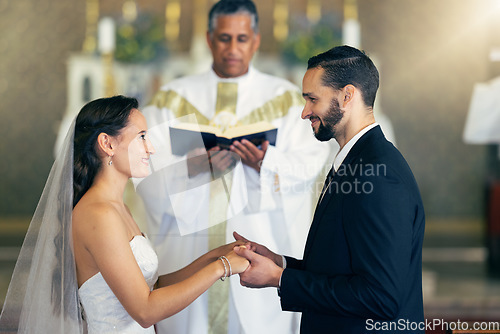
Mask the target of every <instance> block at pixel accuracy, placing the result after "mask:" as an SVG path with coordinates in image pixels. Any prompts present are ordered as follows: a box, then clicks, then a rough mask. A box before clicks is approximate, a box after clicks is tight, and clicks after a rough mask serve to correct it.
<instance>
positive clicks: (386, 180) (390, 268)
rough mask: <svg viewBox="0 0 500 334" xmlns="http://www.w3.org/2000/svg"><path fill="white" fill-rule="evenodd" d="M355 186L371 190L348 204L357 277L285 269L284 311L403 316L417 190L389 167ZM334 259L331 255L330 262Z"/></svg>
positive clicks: (345, 218) (345, 215)
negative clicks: (400, 310)
mask: <svg viewBox="0 0 500 334" xmlns="http://www.w3.org/2000/svg"><path fill="white" fill-rule="evenodd" d="M350 182H359V183H358V188H360V187H361V185H362V184H364V185H365V187H364V188H363V190H364V191H359V193H357V192H355V191H354V190H353V191H351V192H350V193H348V194H345V195H344V198H343V201H342V210H341V211H342V213H341V214H342V223H343V226H344V230H345V238H346V240H347V243H348V251H349V253H350V258H351V264H350V265H351V270H352V274H351V275H328V274H318V273H314V272H311V271H305V270H298V269H293V268H289V269H285V271H284V272H283V275H282V278H281V304H282V308H283V310H290V311H301V312H304V311H312V312H318V313H323V314H330V315H341V316H356V317H365V318H370V317H371V318H380V319H393V318H395V317H396V316H397V315H398V312H399V307H400V305H401V303H402V301H403V299H404V297H405V296H404V294H405V291H406V290H407V287H406V286H405V284H407V282H406V281H407V277H408V273H409V266H410V259H411V256H412V226H413V220H414V219H415V213H416V210H417V206H416V204H415V203H416V201H415V200H414V199H413V198H412V197H413V194H412V191H413V189H409V188H408V186H407V185H405V183H404V182H403V180H402V179H401V178H400V177H398V175H397V173H395V172H394V171H391V170H390V169H389V167H387V170H386V171H385V172H384V175H378V176H359V175H358V176H356V177H355V178H352V179H351V180H350ZM353 186H354V185H353ZM353 188H354V187H353ZM325 219H326V218H325ZM328 260H329V255H328V254H326V253H325V257H324V261H328Z"/></svg>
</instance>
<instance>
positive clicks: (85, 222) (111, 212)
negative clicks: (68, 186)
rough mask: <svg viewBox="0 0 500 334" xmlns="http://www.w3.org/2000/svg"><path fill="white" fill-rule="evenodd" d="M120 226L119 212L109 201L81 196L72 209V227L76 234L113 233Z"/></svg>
mask: <svg viewBox="0 0 500 334" xmlns="http://www.w3.org/2000/svg"><path fill="white" fill-rule="evenodd" d="M122 226H123V224H122V223H121V216H120V213H119V212H118V210H117V209H116V206H115V205H113V203H112V202H110V201H103V200H99V199H93V198H85V197H83V198H82V199H81V200H80V202H78V204H77V205H76V206H75V208H74V209H73V229H75V232H79V233H78V234H80V233H82V232H83V233H87V232H90V233H92V234H94V233H97V234H103V233H105V234H107V233H111V234H113V233H116V229H117V228H121V227H122Z"/></svg>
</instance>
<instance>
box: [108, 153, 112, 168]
mask: <svg viewBox="0 0 500 334" xmlns="http://www.w3.org/2000/svg"><path fill="white" fill-rule="evenodd" d="M112 164H113V156H112V155H110V156H109V161H108V166H111V165H112Z"/></svg>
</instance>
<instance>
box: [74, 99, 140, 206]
mask: <svg viewBox="0 0 500 334" xmlns="http://www.w3.org/2000/svg"><path fill="white" fill-rule="evenodd" d="M138 105H139V104H138V102H137V100H136V99H135V98H131V97H125V96H121V95H119V96H113V97H108V98H102V99H97V100H94V101H91V102H89V103H87V104H86V105H85V106H84V107H83V108H82V109H81V110H80V113H79V114H78V116H77V118H76V124H75V139H74V167H73V207H75V205H76V204H77V203H78V201H80V199H81V198H82V196H83V195H84V194H85V193H86V192H87V190H89V188H90V187H91V186H92V183H93V182H94V178H95V176H96V175H97V173H98V172H99V170H100V169H101V168H102V162H101V158H100V157H99V154H98V151H97V146H96V145H97V144H96V143H97V137H98V136H99V134H100V133H103V132H104V133H106V134H108V135H110V136H116V135H118V134H119V133H120V130H122V129H123V128H124V127H126V126H127V124H128V121H129V116H130V113H131V111H132V109H134V108H135V109H137V107H138Z"/></svg>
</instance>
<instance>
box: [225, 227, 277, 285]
mask: <svg viewBox="0 0 500 334" xmlns="http://www.w3.org/2000/svg"><path fill="white" fill-rule="evenodd" d="M233 236H234V238H235V239H236V240H237V241H245V242H246V244H245V246H243V247H240V246H236V247H234V252H235V253H236V254H237V255H239V256H241V257H244V258H245V259H247V260H248V261H249V262H250V265H249V266H248V268H247V269H246V270H245V271H244V272H242V273H240V283H241V285H243V286H246V287H249V288H265V287H276V288H277V287H279V282H280V278H281V274H282V273H283V268H282V265H283V262H282V257H281V256H280V255H278V254H275V253H273V252H271V251H270V250H269V249H268V248H267V247H265V246H263V245H260V244H257V243H255V242H251V241H248V240H247V239H245V238H244V237H242V236H241V235H239V234H238V233H236V232H234V233H233Z"/></svg>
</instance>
